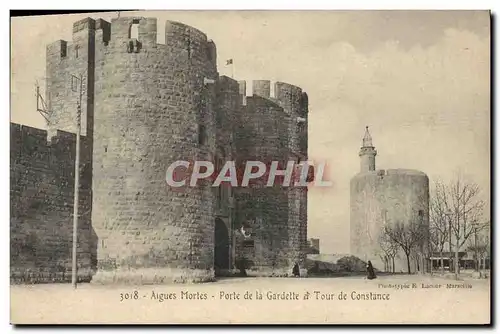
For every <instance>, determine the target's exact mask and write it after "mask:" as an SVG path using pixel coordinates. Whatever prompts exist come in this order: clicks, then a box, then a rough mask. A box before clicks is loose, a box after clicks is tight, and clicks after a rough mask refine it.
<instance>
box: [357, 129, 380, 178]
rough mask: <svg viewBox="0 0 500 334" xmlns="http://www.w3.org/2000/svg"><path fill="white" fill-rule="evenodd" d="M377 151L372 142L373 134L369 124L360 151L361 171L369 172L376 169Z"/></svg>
mask: <svg viewBox="0 0 500 334" xmlns="http://www.w3.org/2000/svg"><path fill="white" fill-rule="evenodd" d="M376 155H377V151H376V150H375V147H374V146H373V143H372V136H371V135H370V131H368V126H367V127H366V130H365V136H364V137H363V146H362V147H361V150H360V151H359V156H360V158H361V172H368V171H374V170H375V156H376Z"/></svg>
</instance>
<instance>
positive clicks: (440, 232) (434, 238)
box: [429, 181, 450, 273]
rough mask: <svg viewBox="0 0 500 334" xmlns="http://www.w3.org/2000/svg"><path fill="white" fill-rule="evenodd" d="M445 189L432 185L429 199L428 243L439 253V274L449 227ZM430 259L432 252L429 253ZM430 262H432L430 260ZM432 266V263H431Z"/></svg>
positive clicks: (436, 184)
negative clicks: (432, 188)
mask: <svg viewBox="0 0 500 334" xmlns="http://www.w3.org/2000/svg"><path fill="white" fill-rule="evenodd" d="M446 196H447V195H446V187H445V186H444V185H443V184H442V183H441V182H439V181H437V182H436V183H435V185H434V191H433V193H432V195H431V198H430V203H429V209H430V214H429V216H430V217H429V218H430V229H429V233H430V235H429V242H430V246H431V248H432V249H435V250H436V251H438V252H439V256H440V266H441V272H442V273H444V263H443V262H444V261H443V252H444V246H445V244H446V242H448V239H449V235H450V234H449V226H448V218H447V215H446V214H447V210H448V209H447V207H446ZM431 257H432V252H431ZM431 261H432V260H431ZM431 265H432V262H431Z"/></svg>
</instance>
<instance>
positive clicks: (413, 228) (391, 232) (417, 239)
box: [383, 217, 428, 275]
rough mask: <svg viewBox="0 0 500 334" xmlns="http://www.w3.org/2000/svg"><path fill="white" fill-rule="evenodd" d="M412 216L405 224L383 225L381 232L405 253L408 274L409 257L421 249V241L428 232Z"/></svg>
mask: <svg viewBox="0 0 500 334" xmlns="http://www.w3.org/2000/svg"><path fill="white" fill-rule="evenodd" d="M415 218H416V217H412V218H411V219H409V222H408V223H407V224H404V223H402V222H396V224H394V225H392V226H391V225H385V226H384V229H383V234H384V235H385V236H386V237H387V238H388V239H390V240H391V241H392V242H393V243H394V244H396V245H398V246H399V248H400V249H401V250H402V251H403V252H404V254H405V255H406V262H407V266H408V275H409V274H411V265H410V258H411V257H412V255H413V254H414V252H417V251H418V250H419V249H421V246H422V243H423V242H424V241H425V238H427V236H428V234H427V233H426V231H425V228H424V225H423V224H422V221H421V219H418V218H417V219H415Z"/></svg>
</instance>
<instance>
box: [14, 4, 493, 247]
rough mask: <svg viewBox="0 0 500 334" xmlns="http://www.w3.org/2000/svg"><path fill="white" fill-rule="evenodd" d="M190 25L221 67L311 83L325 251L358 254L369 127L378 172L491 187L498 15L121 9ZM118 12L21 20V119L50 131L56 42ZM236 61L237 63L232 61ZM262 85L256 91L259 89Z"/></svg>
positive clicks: (314, 192) (312, 219)
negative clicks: (356, 210) (356, 229)
mask: <svg viewBox="0 0 500 334" xmlns="http://www.w3.org/2000/svg"><path fill="white" fill-rule="evenodd" d="M120 15H121V16H146V17H156V18H158V31H159V32H160V33H159V34H158V35H159V39H158V41H159V42H160V43H161V42H164V37H163V34H162V32H163V31H164V25H165V21H166V20H174V21H180V22H183V23H186V24H188V25H191V26H193V27H195V28H198V29H200V30H202V31H203V32H205V33H206V34H207V35H208V38H210V39H212V40H213V41H214V42H215V43H216V46H217V55H218V68H219V72H220V74H221V75H227V76H231V75H232V74H234V77H235V79H237V80H247V82H249V84H247V87H249V86H251V84H250V81H251V80H259V79H267V80H271V81H282V82H288V83H291V84H294V85H297V86H300V87H302V89H303V90H304V91H306V92H307V94H308V96H309V156H310V158H311V159H312V160H314V161H322V162H325V163H326V170H327V174H328V179H329V180H330V181H332V186H331V187H328V188H314V187H313V188H311V189H310V191H309V202H308V206H309V207H308V237H310V238H313V237H316V238H320V248H321V252H322V253H348V252H349V181H350V179H351V178H352V177H353V176H354V175H355V174H356V173H358V172H359V156H358V152H359V149H360V146H361V140H362V137H363V134H364V130H365V126H369V127H370V132H371V135H372V137H373V144H374V145H375V147H376V149H377V151H378V155H377V169H391V168H407V169H417V170H421V171H423V172H425V173H427V175H428V176H429V179H430V182H431V184H432V183H433V182H435V181H436V180H443V181H444V182H448V181H450V180H452V179H453V178H455V177H456V176H457V175H458V174H460V175H462V177H465V178H466V179H467V180H470V181H472V182H475V183H477V184H478V185H479V186H480V187H481V189H482V193H483V196H484V199H485V200H487V201H488V200H489V193H490V16H489V12H486V11H310V12H300V11H267V12H254V11H245V12H236V11H225V12H218V11H212V12H207V11H197V12H187V11H185V12H180V11H177V12H172V11H162V12H141V13H133V12H121V14H120ZM87 16H89V17H92V18H99V17H101V18H104V19H106V20H110V19H111V18H113V17H117V12H110V13H97V14H92V13H91V14H85V15H81V14H78V15H64V16H39V17H29V18H13V19H12V20H11V33H12V39H11V66H12V67H11V121H12V122H16V123H21V124H26V125H29V126H34V127H40V128H44V119H43V118H42V116H40V115H39V114H38V112H37V111H36V98H35V82H36V81H38V82H39V83H40V85H41V87H42V88H43V87H44V77H45V47H46V45H47V44H49V43H52V42H53V41H56V40H59V39H65V40H69V41H70V40H71V34H72V24H73V22H75V21H77V20H79V19H81V18H84V17H87ZM227 59H233V60H234V67H233V68H230V67H227V66H225V61H226V60H227ZM248 93H251V90H250V91H249V92H248Z"/></svg>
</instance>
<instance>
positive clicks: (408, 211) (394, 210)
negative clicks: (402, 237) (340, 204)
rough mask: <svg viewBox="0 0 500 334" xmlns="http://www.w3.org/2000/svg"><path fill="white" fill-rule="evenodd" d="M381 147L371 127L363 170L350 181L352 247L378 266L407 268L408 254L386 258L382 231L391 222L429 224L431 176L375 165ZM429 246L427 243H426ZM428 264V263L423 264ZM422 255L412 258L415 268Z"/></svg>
mask: <svg viewBox="0 0 500 334" xmlns="http://www.w3.org/2000/svg"><path fill="white" fill-rule="evenodd" d="M376 155H377V151H376V150H375V147H374V146H373V142H372V138H371V135H370V132H369V130H368V127H366V130H365V135H364V138H363V146H362V147H361V150H360V152H359V156H360V158H361V170H360V172H359V173H357V174H356V175H355V176H354V177H353V178H352V179H351V182H350V188H351V199H350V201H351V203H350V206H351V208H350V229H351V236H350V248H351V254H353V255H355V256H357V257H359V258H360V259H361V260H363V261H368V260H371V262H372V263H373V265H374V266H375V267H376V269H377V270H381V271H384V270H385V271H392V270H394V271H396V272H399V271H401V270H402V271H407V269H408V268H407V263H406V257H405V255H404V254H402V252H400V254H397V256H396V258H395V259H394V262H393V261H392V259H391V261H388V260H387V259H386V254H385V253H384V251H383V249H382V247H381V242H382V241H381V234H382V231H383V228H384V225H386V224H388V225H391V224H401V223H402V224H423V225H424V226H428V224H429V178H428V177H427V175H426V174H425V173H423V172H421V171H417V170H411V169H388V170H383V169H382V170H376V169H375V156H376ZM423 246H425V245H423ZM423 265H424V266H425V264H423ZM421 266H422V258H420V259H412V260H411V270H412V272H414V271H415V270H418V269H421Z"/></svg>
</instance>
